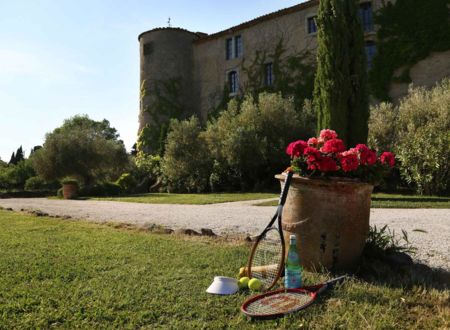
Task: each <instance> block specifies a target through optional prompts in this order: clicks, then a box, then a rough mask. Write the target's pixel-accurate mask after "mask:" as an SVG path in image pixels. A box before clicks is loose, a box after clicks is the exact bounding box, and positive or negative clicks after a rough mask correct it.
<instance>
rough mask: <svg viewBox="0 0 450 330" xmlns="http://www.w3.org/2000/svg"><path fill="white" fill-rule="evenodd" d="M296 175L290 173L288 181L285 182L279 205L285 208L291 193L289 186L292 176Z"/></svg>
mask: <svg viewBox="0 0 450 330" xmlns="http://www.w3.org/2000/svg"><path fill="white" fill-rule="evenodd" d="M293 175H294V172H292V171H289V172H288V174H287V177H286V180H285V181H284V186H283V190H282V191H281V195H280V200H279V202H278V205H280V206H283V205H284V203H285V202H286V197H287V194H288V191H289V186H290V185H291V180H292V176H293Z"/></svg>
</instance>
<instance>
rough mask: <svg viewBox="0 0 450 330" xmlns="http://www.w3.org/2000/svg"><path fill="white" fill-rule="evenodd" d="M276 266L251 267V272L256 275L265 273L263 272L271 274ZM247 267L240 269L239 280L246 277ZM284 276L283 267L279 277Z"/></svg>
mask: <svg viewBox="0 0 450 330" xmlns="http://www.w3.org/2000/svg"><path fill="white" fill-rule="evenodd" d="M277 268H278V265H276V264H274V265H264V266H256V267H252V272H257V273H265V272H269V271H270V272H273V271H274V270H277ZM248 275H249V273H248V267H241V268H240V269H239V278H241V277H245V276H248ZM283 276H284V267H283V269H282V273H281V277H283Z"/></svg>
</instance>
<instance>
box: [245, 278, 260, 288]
mask: <svg viewBox="0 0 450 330" xmlns="http://www.w3.org/2000/svg"><path fill="white" fill-rule="evenodd" d="M261 286H262V283H261V281H260V280H258V279H257V278H252V279H251V280H250V281H248V288H249V289H250V290H252V291H259V290H260V289H261Z"/></svg>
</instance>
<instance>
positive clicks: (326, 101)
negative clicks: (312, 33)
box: [314, 0, 369, 146]
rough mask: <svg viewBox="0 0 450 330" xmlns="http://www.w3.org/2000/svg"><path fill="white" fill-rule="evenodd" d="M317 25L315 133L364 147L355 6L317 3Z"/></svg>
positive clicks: (364, 97)
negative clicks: (323, 131) (322, 132)
mask: <svg viewBox="0 0 450 330" xmlns="http://www.w3.org/2000/svg"><path fill="white" fill-rule="evenodd" d="M317 25H318V32H317V41H318V49H317V72H316V78H315V82H314V106H315V108H316V109H317V116H318V127H317V129H318V130H321V129H324V128H331V129H334V130H336V131H337V132H338V134H339V136H340V137H342V138H343V140H344V141H345V142H346V144H347V145H348V146H354V145H355V144H357V143H366V140H367V120H368V113H369V107H368V92H367V74H366V59H365V52H364V35H363V30H362V26H361V23H360V21H359V17H358V13H357V2H356V1H355V0H350V1H340V0H323V1H320V3H319V11H318V16H317Z"/></svg>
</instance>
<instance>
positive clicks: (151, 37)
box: [138, 28, 199, 152]
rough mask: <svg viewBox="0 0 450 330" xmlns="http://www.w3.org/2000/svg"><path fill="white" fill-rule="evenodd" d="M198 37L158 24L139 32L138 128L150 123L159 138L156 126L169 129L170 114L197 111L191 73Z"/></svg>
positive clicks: (185, 113)
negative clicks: (194, 46)
mask: <svg viewBox="0 0 450 330" xmlns="http://www.w3.org/2000/svg"><path fill="white" fill-rule="evenodd" d="M198 37H199V36H198V34H196V33H193V32H190V31H187V30H184V29H180V28H157V29H153V30H150V31H147V32H144V33H142V34H140V35H139V37H138V40H139V44H140V83H141V100H140V112H139V132H140V131H141V130H142V129H143V128H144V127H145V126H146V125H150V126H151V129H152V130H154V132H152V133H151V135H152V136H155V138H157V137H159V136H160V135H161V134H163V133H162V132H160V131H158V132H157V130H160V129H167V123H168V121H169V119H170V118H187V117H189V116H190V115H192V114H194V113H195V112H196V99H197V98H196V93H197V92H196V90H195V87H194V86H195V85H194V84H193V81H192V80H193V77H192V76H193V63H194V59H193V41H194V40H196V39H197V38H198ZM161 127H162V128H161ZM149 149H150V150H147V151H149V152H152V151H154V150H152V149H153V148H152V147H150V148H149Z"/></svg>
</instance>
